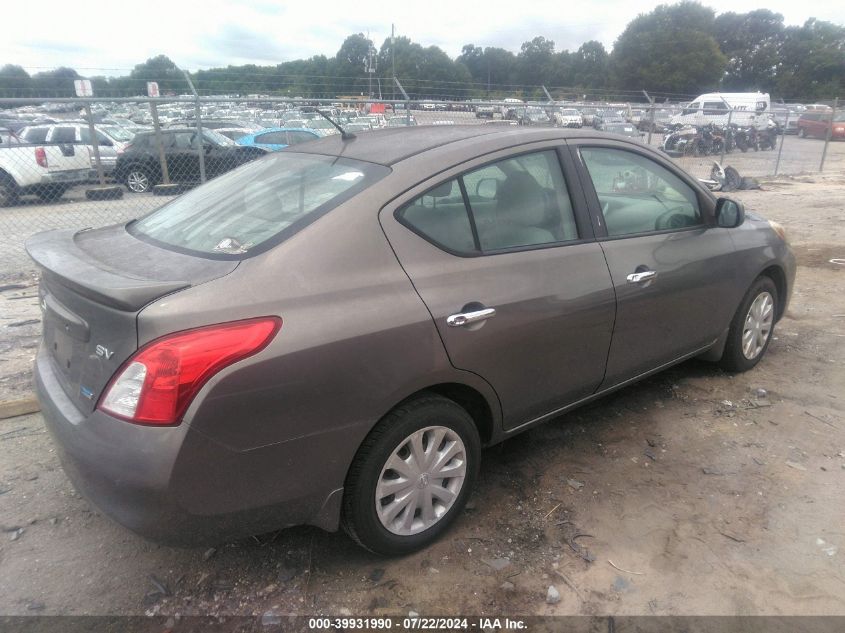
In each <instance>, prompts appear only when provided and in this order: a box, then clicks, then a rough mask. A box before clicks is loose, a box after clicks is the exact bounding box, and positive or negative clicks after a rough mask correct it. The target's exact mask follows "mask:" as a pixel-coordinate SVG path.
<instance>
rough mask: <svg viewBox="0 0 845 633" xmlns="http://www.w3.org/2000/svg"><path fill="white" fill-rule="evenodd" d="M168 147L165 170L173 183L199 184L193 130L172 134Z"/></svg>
mask: <svg viewBox="0 0 845 633" xmlns="http://www.w3.org/2000/svg"><path fill="white" fill-rule="evenodd" d="M168 136H170V137H171V138H170V146H169V147H167V148H166V150H165V152H166V154H165V155H166V157H167V170H168V172H169V173H170V178H171V180H173V181H174V182H199V179H200V162H199V150H198V146H197V145H195V140H196V136H197V133H196V132H195V131H193V130H184V131H179V132H173V133H172V134H170V135H168Z"/></svg>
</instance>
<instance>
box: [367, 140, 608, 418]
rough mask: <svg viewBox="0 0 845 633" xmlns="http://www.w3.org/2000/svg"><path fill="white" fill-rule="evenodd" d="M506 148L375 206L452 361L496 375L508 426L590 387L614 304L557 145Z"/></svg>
mask: <svg viewBox="0 0 845 633" xmlns="http://www.w3.org/2000/svg"><path fill="white" fill-rule="evenodd" d="M514 154H517V152H515V150H511V151H509V152H500V153H499V154H496V155H492V156H490V157H487V158H486V159H477V160H475V161H472V162H470V163H467V164H465V165H463V166H461V167H458V168H453V169H451V170H448V171H446V172H444V173H442V174H441V175H439V176H438V177H436V178H432V179H430V180H427V181H425V182H423V183H421V184H419V185H418V186H416V187H414V188H413V189H411V190H410V191H409V192H407V193H405V194H404V195H402V196H401V197H400V198H398V199H397V200H396V201H395V202H394V203H392V204H390V205H388V206H386V207H385V208H384V209H383V210H382V212H381V214H380V220H381V223H382V226H383V228H384V231H385V233H386V235H387V237H388V239H389V240H390V243H391V245H392V246H393V249H394V251H395V252H396V255H397V257H398V259H399V261H400V263H401V264H402V266H403V268H404V269H405V271H406V273H407V274H408V276H409V277H410V279H411V281H412V282H413V284H414V287H415V288H416V290H417V292H418V293H419V295H420V297H421V298H422V300H423V301H424V302H425V305H426V306H427V307H428V309H429V311H430V313H431V315H432V318H433V319H434V323H435V325H436V327H437V329H438V332H439V333H440V336H441V338H442V340H443V343H444V345H445V347H446V351H447V353H448V355H449V358H450V360H451V362H452V364H453V365H454V366H455V367H457V368H459V369H463V370H467V371H471V372H474V373H476V374H478V375H480V376H481V377H483V378H484V379H486V380H487V381H488V382H489V383H490V384H491V385H492V386H493V388H494V389H495V390H496V392H497V394H498V396H499V398H500V402H501V406H502V412H503V418H504V425H505V427H506V428H508V429H512V428H515V427H517V426H520V425H522V424H526V423H529V422H531V421H535V420H537V419H539V418H541V417H543V416H545V415H548V414H550V413H551V412H554V411H556V410H558V409H560V408H561V407H564V406H566V405H567V404H570V403H572V402H574V401H576V400H578V399H580V398H583V397H585V396H587V395H589V394H592V393H593V392H594V391H595V389H596V388H597V387H598V385H599V384H600V383H601V381H602V377H603V375H604V368H605V361H606V358H607V353H608V348H609V345H610V338H611V332H612V327H613V318H614V311H615V301H614V296H613V289H612V284H611V280H610V276H609V274H608V271H607V265H606V263H605V260H604V256H603V254H602V251H601V247H600V246H599V245H598V244H597V243H596V242H595V240H594V239H593V236H592V231H591V228H590V224H589V218H588V217H587V216H586V215H585V214H584V204H583V197H582V194H581V192H580V191H579V190H578V189H577V187H576V188H573V187H571V186H569V185H568V184H567V180H566V179H565V178H564V177H563V173H562V171H561V163H560V154H559V153H558V152H557V151H556V150H555V148H554V147H553V146H551V147H548V146H547V147H546V148H545V149H543V150H542V151H540V150H536V151H530V152H523V153H518V154H517V155H514ZM566 160H567V161H568V160H569V157H568V156H566ZM570 167H571V166H570ZM569 173H570V174H572V172H571V171H570V172H569ZM576 182H577V181H576Z"/></svg>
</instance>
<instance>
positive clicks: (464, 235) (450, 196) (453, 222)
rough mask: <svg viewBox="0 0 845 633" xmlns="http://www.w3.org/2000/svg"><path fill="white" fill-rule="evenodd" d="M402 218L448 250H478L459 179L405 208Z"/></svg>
mask: <svg viewBox="0 0 845 633" xmlns="http://www.w3.org/2000/svg"><path fill="white" fill-rule="evenodd" d="M399 219H400V220H401V221H403V222H404V223H405V224H406V225H407V226H408V227H410V228H411V229H413V230H414V231H415V232H416V233H419V234H421V235H422V236H423V237H426V238H428V239H429V240H430V241H432V242H434V243H435V244H437V245H438V246H441V247H443V248H446V249H447V250H450V251H457V252H459V253H473V252H477V250H478V249H477V247H476V242H475V236H474V235H473V231H472V225H471V224H470V220H469V213H468V212H467V208H466V204H464V198H463V195H462V194H461V187H460V184H459V183H458V180H457V179H454V180H449V181H447V182H445V183H443V184H442V185H438V186H437V187H435V188H434V189H430V190H428V191H427V192H425V193H424V194H423V195H421V196H420V197H419V198H417V199H416V200H414V201H413V202H412V203H411V204H409V205H407V206H406V207H404V208H402V210H401V211H400V212H399Z"/></svg>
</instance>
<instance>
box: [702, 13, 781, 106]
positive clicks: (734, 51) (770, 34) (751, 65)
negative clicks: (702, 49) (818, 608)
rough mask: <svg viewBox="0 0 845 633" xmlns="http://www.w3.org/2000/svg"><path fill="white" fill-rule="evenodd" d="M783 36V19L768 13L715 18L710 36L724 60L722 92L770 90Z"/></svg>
mask: <svg viewBox="0 0 845 633" xmlns="http://www.w3.org/2000/svg"><path fill="white" fill-rule="evenodd" d="M784 35H785V31H784V26H783V16H782V15H780V14H779V13H774V12H772V11H769V10H768V9H757V10H756V11H751V12H749V13H732V12H729V13H722V14H721V15H720V16H718V17H717V18H716V20H715V23H714V36H715V38H716V42H717V43H718V44H719V48H720V49H721V51H722V53H724V54H725V57H727V59H728V65H727V70H726V73H725V77H724V79H723V80H722V88H724V89H726V90H737V91H751V90H764V91H767V92H770V91H772V90H774V88H775V85H776V74H777V70H778V64H779V61H780V54H781V49H782V47H783V41H784Z"/></svg>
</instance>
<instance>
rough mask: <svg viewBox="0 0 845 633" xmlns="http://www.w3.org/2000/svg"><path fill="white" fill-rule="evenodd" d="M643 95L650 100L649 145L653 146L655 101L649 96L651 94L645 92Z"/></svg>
mask: <svg viewBox="0 0 845 633" xmlns="http://www.w3.org/2000/svg"><path fill="white" fill-rule="evenodd" d="M643 94H644V95H645V98H646V99H648V141H647V144H648V145H651V133H652V132H654V99H652V98H651V96H649V94H648V93H647V92H646V91H645V90H643Z"/></svg>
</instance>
